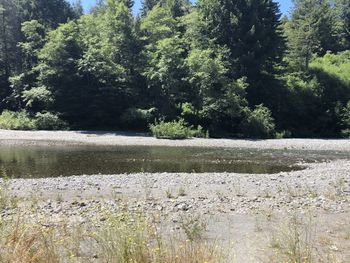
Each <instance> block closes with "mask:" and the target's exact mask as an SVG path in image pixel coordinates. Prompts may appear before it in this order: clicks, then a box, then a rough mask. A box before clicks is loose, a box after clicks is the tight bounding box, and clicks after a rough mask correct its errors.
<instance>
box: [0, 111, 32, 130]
mask: <svg viewBox="0 0 350 263" xmlns="http://www.w3.org/2000/svg"><path fill="white" fill-rule="evenodd" d="M0 128H1V129H7V130H34V129H35V121H34V119H33V118H31V117H30V116H29V114H28V113H27V112H25V111H20V112H12V111H7V110H6V111H3V112H2V114H1V115H0Z"/></svg>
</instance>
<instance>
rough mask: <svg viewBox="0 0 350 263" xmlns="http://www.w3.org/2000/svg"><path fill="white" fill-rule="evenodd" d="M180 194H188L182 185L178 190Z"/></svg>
mask: <svg viewBox="0 0 350 263" xmlns="http://www.w3.org/2000/svg"><path fill="white" fill-rule="evenodd" d="M177 194H178V196H186V191H185V189H184V188H183V187H180V188H179V190H178V191H177Z"/></svg>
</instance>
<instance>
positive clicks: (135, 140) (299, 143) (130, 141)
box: [0, 130, 350, 151]
mask: <svg viewBox="0 0 350 263" xmlns="http://www.w3.org/2000/svg"><path fill="white" fill-rule="evenodd" d="M36 143H47V144H50V145H51V144H55V145H57V144H60V145H62V144H64V145H101V146H170V147H225V148H252V149H275V150H287V149H289V150H291V149H293V150H315V151H318V150H319V151H350V140H349V139H274V140H241V139H198V138H195V139H186V140H160V139H156V138H153V137H151V136H147V135H146V134H144V133H136V132H135V133H132V132H112V131H106V132H103V131H11V130H0V145H28V144H36Z"/></svg>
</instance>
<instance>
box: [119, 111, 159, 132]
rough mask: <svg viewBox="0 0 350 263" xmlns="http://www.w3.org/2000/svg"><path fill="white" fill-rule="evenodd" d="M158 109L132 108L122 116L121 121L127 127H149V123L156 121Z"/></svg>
mask: <svg viewBox="0 0 350 263" xmlns="http://www.w3.org/2000/svg"><path fill="white" fill-rule="evenodd" d="M156 112H157V109H156V108H151V109H148V110H144V109H136V108H130V109H128V110H126V111H125V112H124V114H123V115H122V116H121V122H122V123H123V125H124V126H125V128H129V129H147V127H148V125H149V124H150V123H151V122H153V121H154V119H155V116H156Z"/></svg>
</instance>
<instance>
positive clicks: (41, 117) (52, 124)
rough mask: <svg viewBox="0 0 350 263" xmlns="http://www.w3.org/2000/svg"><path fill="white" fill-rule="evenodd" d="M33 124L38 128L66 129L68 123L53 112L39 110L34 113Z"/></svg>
mask: <svg viewBox="0 0 350 263" xmlns="http://www.w3.org/2000/svg"><path fill="white" fill-rule="evenodd" d="M35 126H36V129H38V130H62V129H66V128H67V126H68V125H67V123H66V122H64V121H63V120H61V119H60V118H59V117H58V116H57V115H55V114H53V113H50V112H45V113H40V112H39V113H37V114H36V115H35Z"/></svg>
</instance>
